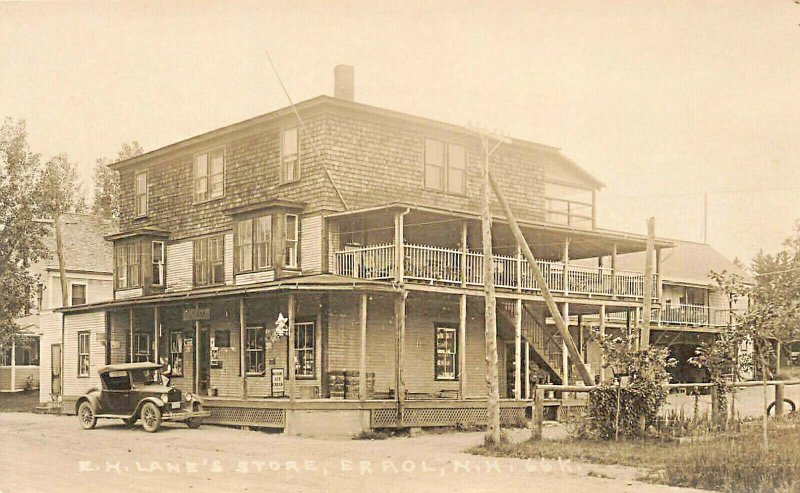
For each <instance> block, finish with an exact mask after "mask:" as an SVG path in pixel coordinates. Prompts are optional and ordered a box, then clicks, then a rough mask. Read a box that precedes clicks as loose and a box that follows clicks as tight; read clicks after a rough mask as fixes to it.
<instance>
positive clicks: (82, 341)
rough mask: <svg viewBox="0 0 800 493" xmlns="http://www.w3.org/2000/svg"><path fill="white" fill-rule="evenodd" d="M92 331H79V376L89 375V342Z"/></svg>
mask: <svg viewBox="0 0 800 493" xmlns="http://www.w3.org/2000/svg"><path fill="white" fill-rule="evenodd" d="M91 337H92V333H91V332H90V331H88V330H85V331H80V332H78V376H79V377H88V376H89V364H90V361H89V354H90V353H89V342H90V341H91Z"/></svg>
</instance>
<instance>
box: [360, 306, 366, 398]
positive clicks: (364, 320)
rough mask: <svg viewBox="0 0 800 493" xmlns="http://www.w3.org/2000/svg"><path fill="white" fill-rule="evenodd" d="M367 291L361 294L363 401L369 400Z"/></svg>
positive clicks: (361, 385) (361, 393)
mask: <svg viewBox="0 0 800 493" xmlns="http://www.w3.org/2000/svg"><path fill="white" fill-rule="evenodd" d="M367 302H368V298H367V293H362V294H361V309H360V312H359V318H360V321H361V353H360V355H359V356H360V358H359V370H358V398H359V399H360V400H362V401H365V400H367Z"/></svg>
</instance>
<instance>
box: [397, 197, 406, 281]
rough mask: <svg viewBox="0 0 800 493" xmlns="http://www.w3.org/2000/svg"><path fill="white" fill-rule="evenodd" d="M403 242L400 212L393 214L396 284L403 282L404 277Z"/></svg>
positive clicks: (404, 256)
mask: <svg viewBox="0 0 800 493" xmlns="http://www.w3.org/2000/svg"><path fill="white" fill-rule="evenodd" d="M404 249H405V241H404V238H403V213H402V212H400V211H397V212H395V214H394V253H395V262H394V264H395V271H394V280H395V281H396V282H403V276H404V275H405V270H406V269H405V260H406V254H405V251H404Z"/></svg>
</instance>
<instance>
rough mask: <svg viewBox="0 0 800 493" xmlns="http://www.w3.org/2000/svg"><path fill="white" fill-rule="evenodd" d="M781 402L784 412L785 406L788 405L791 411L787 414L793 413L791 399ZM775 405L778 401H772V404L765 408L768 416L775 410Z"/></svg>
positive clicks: (793, 407)
mask: <svg viewBox="0 0 800 493" xmlns="http://www.w3.org/2000/svg"><path fill="white" fill-rule="evenodd" d="M783 402H784V405H783V408H784V410H785V409H786V404H789V408H790V409H791V411H789V412H790V413H793V412H794V411H795V409H796V407H795V405H794V401H793V400H791V399H783ZM777 403H778V401H772V403H771V404H770V405H769V406H768V407H767V415H768V416H769V415H771V414H772V411H773V410H774V409H775V405H776V404H777Z"/></svg>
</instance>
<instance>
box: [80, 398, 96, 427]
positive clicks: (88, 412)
mask: <svg viewBox="0 0 800 493" xmlns="http://www.w3.org/2000/svg"><path fill="white" fill-rule="evenodd" d="M78 420H79V421H80V423H81V426H82V427H83V429H84V430H91V429H92V428H94V426H95V425H96V424H97V416H95V414H94V410H93V409H92V405H91V404H89V402H82V403H81V405H80V407H78Z"/></svg>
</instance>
